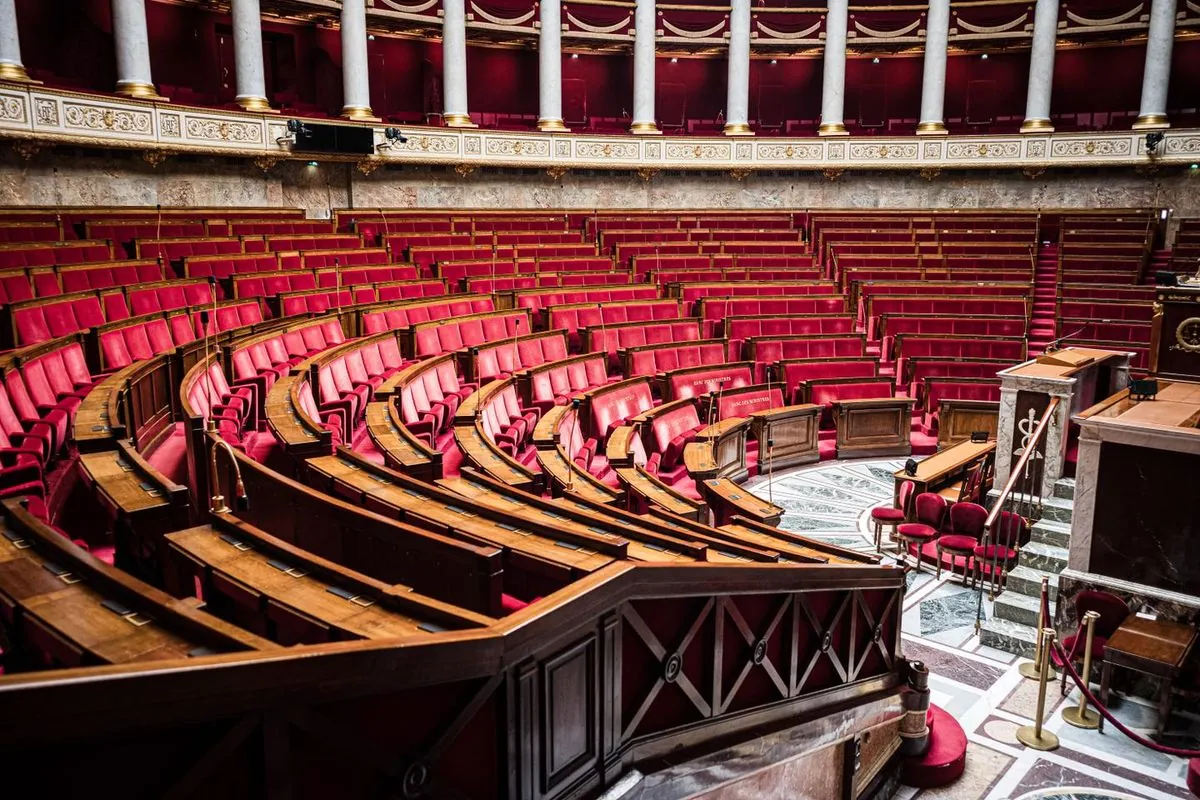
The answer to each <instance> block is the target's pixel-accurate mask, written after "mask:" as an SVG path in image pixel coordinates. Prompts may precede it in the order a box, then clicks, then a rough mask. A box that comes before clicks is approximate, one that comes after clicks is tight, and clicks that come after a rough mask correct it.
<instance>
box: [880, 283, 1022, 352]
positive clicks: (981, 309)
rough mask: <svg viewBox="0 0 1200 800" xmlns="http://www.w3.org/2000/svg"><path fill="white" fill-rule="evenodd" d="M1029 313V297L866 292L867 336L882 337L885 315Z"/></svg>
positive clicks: (970, 315)
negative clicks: (882, 321) (881, 322)
mask: <svg viewBox="0 0 1200 800" xmlns="http://www.w3.org/2000/svg"><path fill="white" fill-rule="evenodd" d="M1028 314H1029V301H1028V300H1027V299H1026V298H1024V297H1009V298H984V297H944V296H938V295H934V294H912V295H891V296H888V295H876V296H870V295H868V296H866V297H865V304H864V314H863V316H864V319H865V323H866V326H867V328H866V329H867V338H868V339H870V340H871V341H877V340H878V339H879V337H880V330H879V321H880V319H882V318H883V317H885V316H915V315H930V316H939V317H945V318H960V319H961V318H970V317H976V316H983V315H996V316H1001V317H1022V318H1025V317H1027V316H1028Z"/></svg>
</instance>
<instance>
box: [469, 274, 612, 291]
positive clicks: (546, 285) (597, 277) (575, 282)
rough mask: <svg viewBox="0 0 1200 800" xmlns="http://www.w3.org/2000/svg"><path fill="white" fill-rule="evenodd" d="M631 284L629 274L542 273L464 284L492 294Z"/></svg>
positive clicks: (474, 280) (470, 279)
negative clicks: (524, 290) (522, 290)
mask: <svg viewBox="0 0 1200 800" xmlns="http://www.w3.org/2000/svg"><path fill="white" fill-rule="evenodd" d="M628 282H629V273H628V272H564V273H553V272H549V273H548V272H541V273H538V274H536V275H523V276H515V275H514V276H509V277H507V278H502V277H501V278H468V279H467V280H465V281H463V282H462V285H463V287H464V289H465V290H466V291H467V292H471V293H474V294H492V293H495V292H515V291H519V290H521V289H555V288H564V287H569V286H619V285H621V284H625V283H628Z"/></svg>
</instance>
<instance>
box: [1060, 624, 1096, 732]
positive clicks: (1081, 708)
mask: <svg viewBox="0 0 1200 800" xmlns="http://www.w3.org/2000/svg"><path fill="white" fill-rule="evenodd" d="M1098 619H1100V614H1099V612H1097V611H1088V612H1087V613H1086V614H1084V615H1083V624H1084V627H1085V628H1086V629H1087V633H1086V634H1085V636H1086V639H1085V641H1086V642H1087V643H1086V644H1085V645H1084V648H1083V674H1084V675H1088V676H1090V675H1091V674H1092V643H1093V640H1094V639H1095V634H1096V620H1098ZM1081 638H1084V637H1081V636H1080V635H1079V634H1075V641H1074V642H1072V643H1071V653H1070V655H1069V656H1068V662H1069V663H1074V662H1075V650H1076V648H1077V647H1078V646H1079V640H1080V639H1081ZM1066 674H1067V671H1066V670H1065V669H1064V670H1063V676H1064V678H1063V682H1064V683H1065V682H1066V677H1065V676H1066ZM1063 721H1064V722H1066V723H1067V724H1068V725H1074V726H1075V727H1076V728H1083V729H1084V730H1088V731H1092V730H1095V729H1097V728H1099V727H1100V715H1099V714H1097V713H1096V712H1095V711H1092V710H1091V709H1089V708H1088V706H1087V697H1084V696H1082V695H1081V696H1080V697H1079V705H1078V706H1077V707H1075V708H1068V709H1067V710H1066V711H1064V712H1063Z"/></svg>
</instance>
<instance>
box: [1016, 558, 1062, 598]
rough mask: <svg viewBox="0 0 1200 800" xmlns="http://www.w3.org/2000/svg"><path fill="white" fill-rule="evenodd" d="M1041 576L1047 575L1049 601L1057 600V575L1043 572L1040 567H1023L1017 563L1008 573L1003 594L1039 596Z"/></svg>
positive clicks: (1040, 593)
mask: <svg viewBox="0 0 1200 800" xmlns="http://www.w3.org/2000/svg"><path fill="white" fill-rule="evenodd" d="M1042 576H1047V577H1049V578H1050V580H1049V588H1050V602H1051V603H1054V602H1057V601H1058V575H1056V574H1054V573H1051V572H1043V571H1042V570H1040V569H1034V568H1033V567H1024V566H1021V565H1020V564H1018V565H1017V566H1015V567H1014V568H1013V570H1012V572H1010V573H1008V580H1007V582H1006V583H1005V590H1004V593H1005V594H1009V593H1012V594H1023V595H1025V596H1026V597H1041V595H1042Z"/></svg>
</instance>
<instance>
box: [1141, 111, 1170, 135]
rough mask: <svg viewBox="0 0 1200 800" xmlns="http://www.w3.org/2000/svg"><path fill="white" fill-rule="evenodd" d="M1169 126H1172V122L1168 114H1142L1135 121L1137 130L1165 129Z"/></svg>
mask: <svg viewBox="0 0 1200 800" xmlns="http://www.w3.org/2000/svg"><path fill="white" fill-rule="evenodd" d="M1169 127H1171V123H1170V121H1169V120H1168V119H1167V115H1166V114H1142V115H1141V116H1139V117H1138V118H1137V121H1136V122H1134V123H1133V129H1134V130H1135V131H1154V130H1164V129H1166V128H1169Z"/></svg>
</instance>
